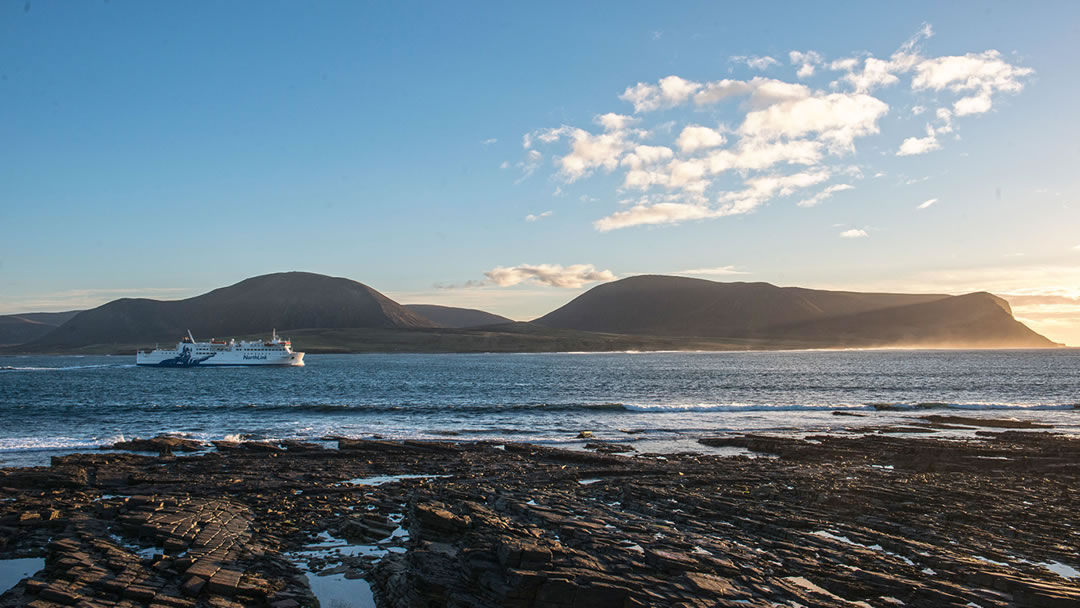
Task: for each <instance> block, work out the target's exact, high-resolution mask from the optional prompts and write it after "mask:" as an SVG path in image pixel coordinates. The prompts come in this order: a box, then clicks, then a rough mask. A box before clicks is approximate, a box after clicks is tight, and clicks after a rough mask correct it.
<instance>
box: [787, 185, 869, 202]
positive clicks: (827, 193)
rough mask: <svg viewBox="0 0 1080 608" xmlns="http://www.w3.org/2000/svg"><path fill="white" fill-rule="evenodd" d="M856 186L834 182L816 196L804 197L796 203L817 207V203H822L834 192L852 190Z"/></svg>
mask: <svg viewBox="0 0 1080 608" xmlns="http://www.w3.org/2000/svg"><path fill="white" fill-rule="evenodd" d="M854 188H855V186H852V185H851V184H833V185H832V186H829V187H828V188H825V189H824V190H822V191H821V192H818V193H817V194H815V195H814V196H811V197H810V198H806V199H803V200H801V201H799V202H798V203H796V204H797V205H798V206H800V207H816V206H817V205H820V204H821V201H823V200H825V199H827V198H829V197H831V196H832V195H833V194H835V193H837V192H843V191H844V190H852V189H854Z"/></svg>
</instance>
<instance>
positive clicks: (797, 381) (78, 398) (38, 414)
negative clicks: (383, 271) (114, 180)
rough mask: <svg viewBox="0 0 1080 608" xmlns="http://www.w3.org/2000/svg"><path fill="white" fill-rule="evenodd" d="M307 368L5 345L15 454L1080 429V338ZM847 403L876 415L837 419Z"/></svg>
mask: <svg viewBox="0 0 1080 608" xmlns="http://www.w3.org/2000/svg"><path fill="white" fill-rule="evenodd" d="M305 361H306V362H307V366H305V367H302V368H191V369H157V368H143V367H136V366H135V365H134V357H133V356H111V357H107V356H83V357H71V356H27V357H0V466H16V465H18V466H22V465H28V464H42V463H46V462H47V461H48V457H49V456H51V455H54V454H57V453H66V452H70V451H73V450H85V449H87V448H96V447H99V446H102V445H105V444H109V443H112V442H115V441H117V440H119V439H121V438H127V439H130V438H132V437H148V436H153V435H157V434H159V433H166V432H169V433H183V434H185V435H188V436H191V437H193V438H197V439H223V438H232V439H242V440H248V439H250V440H262V439H283V438H299V439H314V440H317V439H321V438H324V437H328V436H348V437H373V436H379V437H383V438H404V437H408V438H439V439H452V440H492V441H529V442H544V443H555V444H567V445H578V444H580V443H581V442H580V441H579V440H578V439H577V435H578V433H579V432H580V431H583V430H589V431H592V432H593V433H594V436H595V437H596V438H597V439H601V440H615V441H620V442H630V443H634V444H635V445H636V446H638V447H639V449H649V450H652V451H664V450H677V449H678V450H681V449H705V448H703V447H702V446H699V445H697V444H696V442H695V440H696V438H698V437H701V436H706V435H716V434H722V433H729V432H743V431H755V432H791V433H805V432H814V433H817V432H844V431H845V429H850V428H852V427H858V426H866V425H871V426H879V425H885V424H894V423H898V422H901V423H902V422H910V421H913V420H915V419H916V418H917V417H919V416H924V415H927V414H932V413H939V414H950V413H951V414H959V415H965V416H983V417H1009V418H1017V419H1022V420H1034V421H1040V422H1046V423H1049V424H1053V425H1055V427H1056V429H1057V430H1059V431H1061V432H1068V433H1080V409H1077V408H1078V407H1080V350H1078V349H1060V350H1016V351H903V350H882V351H788V352H739V353H610V354H574V353H560V354H517V355H513V354H510V355H508V354H482V355H452V354H450V355H411V354H410V355H385V354H384V355H309V356H308V357H307V358H306V359H305ZM835 411H850V412H853V413H859V414H865V416H864V417H848V416H835V415H833V412H835Z"/></svg>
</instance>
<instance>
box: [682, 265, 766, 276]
mask: <svg viewBox="0 0 1080 608" xmlns="http://www.w3.org/2000/svg"><path fill="white" fill-rule="evenodd" d="M672 274H690V275H705V276H722V275H734V274H750V273H749V272H746V271H743V270H738V269H736V268H735V267H734V266H715V267H713V268H691V269H688V270H676V271H675V272H674V273H672Z"/></svg>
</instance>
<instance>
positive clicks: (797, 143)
mask: <svg viewBox="0 0 1080 608" xmlns="http://www.w3.org/2000/svg"><path fill="white" fill-rule="evenodd" d="M823 148H824V145H823V144H822V143H821V142H817V141H809V140H805V139H797V140H794V141H768V140H766V139H764V138H743V139H741V140H740V141H739V145H738V147H737V148H736V149H735V150H716V151H714V152H712V153H711V154H709V156H708V157H707V160H708V162H709V165H708V166H709V172H710V173H714V174H715V173H723V172H724V171H728V170H735V171H746V170H755V171H760V170H762V169H768V168H769V167H772V166H773V165H778V164H781V163H787V164H789V165H816V164H817V163H818V162H819V161H820V160H821V157H822V154H823V153H822V149H823Z"/></svg>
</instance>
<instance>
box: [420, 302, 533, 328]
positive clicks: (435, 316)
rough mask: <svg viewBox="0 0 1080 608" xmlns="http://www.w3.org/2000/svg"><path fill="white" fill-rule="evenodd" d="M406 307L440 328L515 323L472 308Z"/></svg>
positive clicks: (421, 305)
mask: <svg viewBox="0 0 1080 608" xmlns="http://www.w3.org/2000/svg"><path fill="white" fill-rule="evenodd" d="M404 306H405V308H407V309H408V310H411V311H412V312H415V313H416V314H418V315H420V316H422V317H424V318H425V319H429V320H431V321H434V322H435V323H436V324H437V325H439V326H440V327H453V328H459V329H460V328H466V327H483V326H485V325H500V324H503V323H513V320H511V319H507V318H506V317H503V316H499V315H496V314H492V313H490V312H484V311H482V310H475V309H472V308H455V307H453V306H438V305H436V304H404Z"/></svg>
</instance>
